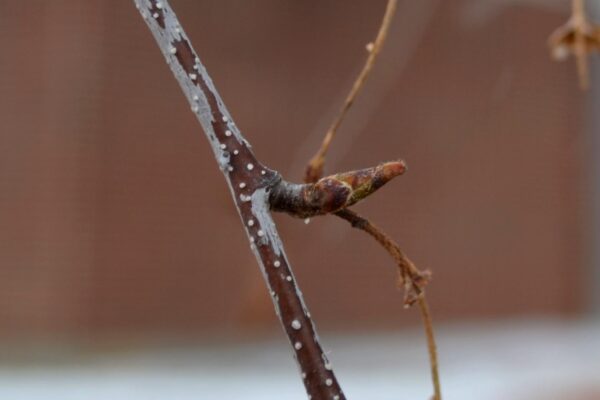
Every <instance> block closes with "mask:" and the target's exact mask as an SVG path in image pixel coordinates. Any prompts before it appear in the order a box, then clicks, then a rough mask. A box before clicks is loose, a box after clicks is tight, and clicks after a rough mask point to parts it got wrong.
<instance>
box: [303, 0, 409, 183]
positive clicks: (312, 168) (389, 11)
mask: <svg viewBox="0 0 600 400" xmlns="http://www.w3.org/2000/svg"><path fill="white" fill-rule="evenodd" d="M396 4H397V0H388V3H387V7H386V9H385V14H384V16H383V21H382V22H381V26H380V28H379V32H378V33H377V37H376V38H375V41H374V42H373V43H369V44H368V45H367V50H368V51H369V56H368V57H367V61H366V62H365V65H364V67H363V69H362V70H361V71H360V74H359V75H358V77H357V78H356V81H354V84H353V85H352V89H350V93H348V96H346V100H345V101H344V105H343V106H342V109H341V110H340V112H339V113H338V115H337V116H336V117H335V119H334V120H333V123H332V124H331V126H330V127H329V130H328V131H327V133H326V134H325V138H324V139H323V143H322V144H321V147H320V148H319V150H318V151H317V152H316V154H315V155H314V156H313V157H312V159H311V160H310V162H309V163H308V167H307V168H306V172H305V175H304V182H316V181H317V180H318V179H319V178H321V177H322V176H323V168H324V165H325V156H326V155H327V151H328V150H329V146H330V145H331V141H332V140H333V138H334V136H335V134H336V132H337V130H338V128H339V127H340V125H341V124H342V121H343V120H344V116H345V115H346V112H347V111H348V110H349V109H350V107H351V106H352V104H353V103H354V100H355V99H356V97H357V96H358V94H359V92H360V90H361V89H362V87H363V85H364V84H365V81H366V80H367V77H368V76H369V73H370V72H371V69H373V65H375V60H376V59H377V55H378V54H379V52H380V51H381V48H382V47H383V43H384V42H385V39H386V37H387V33H388V30H389V28H390V25H391V23H392V18H393V16H394V12H395V11H396Z"/></svg>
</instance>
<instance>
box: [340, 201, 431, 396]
mask: <svg viewBox="0 0 600 400" xmlns="http://www.w3.org/2000/svg"><path fill="white" fill-rule="evenodd" d="M335 215H336V216H338V217H340V218H342V219H344V220H346V221H348V222H349V223H350V224H351V225H352V226H353V227H354V228H357V229H360V230H362V231H364V232H366V233H368V234H369V235H371V237H373V238H374V239H375V240H376V241H377V242H378V243H379V244H380V245H381V246H382V247H383V248H384V249H385V250H386V251H387V252H388V254H389V255H390V256H392V258H393V259H394V261H395V262H396V265H397V267H398V277H399V279H398V284H399V286H401V287H403V288H404V305H405V306H406V307H408V306H410V305H412V304H414V303H417V304H418V305H419V310H420V312H421V319H422V320H423V325H424V328H425V336H426V337H427V350H428V352H429V363H430V368H431V380H432V383H433V392H434V397H433V399H434V400H441V399H442V391H441V385H440V376H439V368H438V357H437V346H436V343H435V336H434V333H433V324H432V321H431V313H430V312H429V307H428V305H427V300H426V298H425V286H426V285H427V283H428V282H429V280H430V278H431V274H430V273H429V272H428V271H420V270H419V269H418V268H417V267H416V266H415V265H414V263H413V262H412V261H411V260H410V259H409V258H408V257H407V256H406V254H404V252H403V251H402V250H401V249H400V246H398V244H397V243H396V242H395V241H394V240H393V239H392V238H391V237H389V236H388V235H387V234H385V233H384V232H383V231H382V230H381V229H379V228H378V227H377V226H375V225H374V224H373V223H372V222H371V221H369V220H368V219H366V218H364V217H362V216H361V215H359V214H357V213H356V212H354V211H351V210H348V209H344V210H341V211H338V212H336V213H335Z"/></svg>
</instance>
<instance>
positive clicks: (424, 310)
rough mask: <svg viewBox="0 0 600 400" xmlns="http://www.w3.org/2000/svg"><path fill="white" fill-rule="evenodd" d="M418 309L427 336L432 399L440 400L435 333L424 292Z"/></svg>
mask: <svg viewBox="0 0 600 400" xmlns="http://www.w3.org/2000/svg"><path fill="white" fill-rule="evenodd" d="M418 304H419V310H420V311H421V319H422V320H423V325H424V327H425V336H426V337H427V350H428V352H429V367H430V368H431V381H432V383H433V400H442V388H441V385H440V373H439V368H438V355H437V345H436V344H435V335H434V333H433V323H432V320H431V313H430V312H429V305H428V304H427V299H426V297H425V292H423V293H422V295H421V296H419V300H418Z"/></svg>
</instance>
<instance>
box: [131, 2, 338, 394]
mask: <svg viewBox="0 0 600 400" xmlns="http://www.w3.org/2000/svg"><path fill="white" fill-rule="evenodd" d="M135 4H136V6H137V8H138V10H139V11H140V13H141V15H142V17H143V18H144V20H145V21H146V23H147V25H148V27H149V28H150V31H151V32H152V34H153V35H154V38H155V39H156V41H157V43H158V45H159V47H160V50H161V51H162V53H163V55H164V57H165V58H166V60H167V63H168V64H169V66H170V67H171V71H172V72H173V74H174V76H175V78H176V79H177V81H178V82H179V85H180V86H181V88H182V90H183V93H184V94H185V96H186V97H187V99H188V101H189V103H190V107H191V109H192V111H193V112H194V114H195V115H196V117H197V118H198V121H199V122H200V124H201V125H202V128H203V129H204V132H205V134H206V136H207V138H208V141H209V143H210V144H211V146H212V149H213V152H214V154H215V157H216V159H217V162H218V163H219V166H220V167H221V170H222V171H223V174H224V175H225V179H226V181H227V183H228V185H229V188H230V190H231V193H232V196H233V199H234V202H235V205H236V207H237V209H238V212H239V214H240V217H241V218H242V223H243V226H244V227H245V230H246V233H247V235H248V238H249V240H250V247H251V248H252V250H253V251H254V253H255V255H256V258H257V260H258V263H259V265H260V267H261V270H262V272H263V275H264V277H265V280H266V282H267V286H268V288H269V291H270V293H271V297H272V299H273V303H274V305H275V310H276V312H277V315H278V316H279V319H280V321H281V324H282V326H283V329H284V331H285V333H286V335H287V337H288V339H289V340H290V343H291V344H292V347H293V350H294V355H295V357H296V359H297V360H298V363H299V364H300V368H301V370H302V378H303V382H304V385H305V387H306V391H307V393H308V395H309V396H310V397H312V399H314V400H325V399H327V400H330V399H340V400H342V399H345V396H344V394H343V393H342V390H341V388H340V386H339V384H338V382H337V379H336V377H335V375H334V373H333V370H332V368H331V365H330V363H329V361H328V360H327V357H326V356H325V353H324V352H323V349H322V348H321V345H320V344H319V341H318V339H317V333H316V331H315V327H314V325H313V322H312V319H311V317H310V313H309V312H308V309H307V308H306V305H305V303H304V300H303V299H302V294H301V293H300V290H299V288H298V285H297V283H296V280H295V279H294V276H293V274H292V270H291V267H290V265H289V262H288V260H287V257H286V255H285V252H284V249H283V245H282V243H281V241H280V239H279V234H278V233H277V229H276V227H275V224H274V222H273V220H272V218H271V214H270V210H269V203H268V202H269V193H270V191H271V190H272V189H273V188H274V187H276V186H277V185H279V184H281V182H282V180H281V177H280V176H279V174H278V173H277V172H275V171H273V170H270V169H269V168H267V167H265V166H264V165H262V164H261V163H260V162H259V161H258V160H257V159H256V157H255V156H254V154H253V153H252V150H251V149H250V145H249V143H248V142H247V141H246V139H245V138H244V137H243V136H242V134H241V132H240V131H239V129H238V128H237V126H236V125H235V123H234V122H233V119H232V118H231V116H230V115H229V112H228V111H227V109H226V107H225V105H224V103H223V101H222V100H221V98H220V96H219V94H218V92H217V90H216V89H215V87H214V85H213V83H212V81H211V79H210V77H209V75H208V73H207V72H206V69H205V68H204V65H203V64H202V63H201V61H200V59H199V58H198V56H197V54H196V53H195V52H194V50H193V48H192V46H191V43H190V41H189V39H188V37H187V36H186V34H185V33H184V31H183V29H182V27H181V25H180V23H179V21H178V19H177V16H176V15H175V13H174V12H173V10H172V8H171V7H170V5H169V3H168V1H167V0H152V1H150V0H135Z"/></svg>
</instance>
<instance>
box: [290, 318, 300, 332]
mask: <svg viewBox="0 0 600 400" xmlns="http://www.w3.org/2000/svg"><path fill="white" fill-rule="evenodd" d="M291 325H292V328H293V329H295V330H300V328H302V324H301V323H300V321H298V320H297V319H295V320H293V321H292V324H291Z"/></svg>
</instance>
